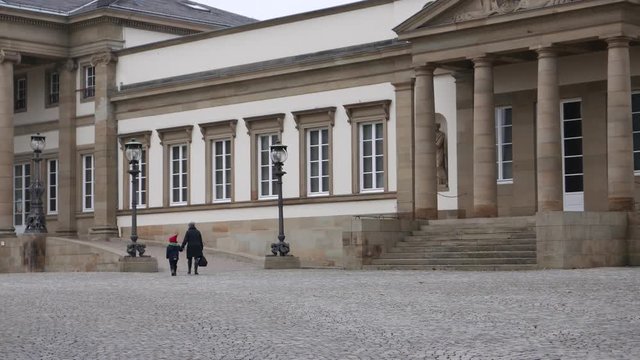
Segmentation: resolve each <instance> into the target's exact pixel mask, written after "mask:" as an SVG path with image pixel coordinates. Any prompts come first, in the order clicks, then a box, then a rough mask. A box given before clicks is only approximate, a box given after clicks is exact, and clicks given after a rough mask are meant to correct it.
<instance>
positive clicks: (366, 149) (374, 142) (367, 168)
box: [359, 122, 384, 192]
mask: <svg viewBox="0 0 640 360" xmlns="http://www.w3.org/2000/svg"><path fill="white" fill-rule="evenodd" d="M359 132H360V152H359V153H360V191H362V192H367V191H381V190H384V131H383V123H382V122H375V123H363V124H360V131H359Z"/></svg>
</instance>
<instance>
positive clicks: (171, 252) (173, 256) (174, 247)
mask: <svg viewBox="0 0 640 360" xmlns="http://www.w3.org/2000/svg"><path fill="white" fill-rule="evenodd" d="M180 251H182V248H181V247H180V245H179V244H178V234H177V233H176V234H173V235H172V236H171V237H170V238H169V245H167V259H169V267H170V268H171V276H176V271H177V270H178V259H179V258H180Z"/></svg>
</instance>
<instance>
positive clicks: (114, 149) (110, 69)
mask: <svg viewBox="0 0 640 360" xmlns="http://www.w3.org/2000/svg"><path fill="white" fill-rule="evenodd" d="M116 62H117V58H116V56H115V55H114V54H113V53H111V52H108V51H106V52H104V53H100V54H97V55H95V56H93V58H92V59H91V64H92V65H93V66H95V68H96V94H95V138H96V140H95V141H96V142H95V148H94V154H93V156H94V159H95V194H94V225H93V227H92V228H91V229H90V230H89V235H90V237H91V238H92V239H108V238H111V237H117V236H118V226H117V218H116V211H117V206H118V138H117V134H118V124H117V121H116V119H115V115H114V113H113V105H112V104H111V101H110V98H109V97H110V95H111V92H112V91H115V88H116V84H115V75H116V72H115V70H116Z"/></svg>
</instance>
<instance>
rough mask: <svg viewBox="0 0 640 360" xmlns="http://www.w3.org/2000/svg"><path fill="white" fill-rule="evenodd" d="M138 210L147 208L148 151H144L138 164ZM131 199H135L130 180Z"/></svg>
mask: <svg viewBox="0 0 640 360" xmlns="http://www.w3.org/2000/svg"><path fill="white" fill-rule="evenodd" d="M138 170H139V171H140V172H139V173H138V199H137V200H138V201H137V204H138V206H137V207H138V208H144V207H146V206H147V150H145V149H142V156H141V157H140V161H139V162H138ZM129 199H133V184H132V183H131V179H129Z"/></svg>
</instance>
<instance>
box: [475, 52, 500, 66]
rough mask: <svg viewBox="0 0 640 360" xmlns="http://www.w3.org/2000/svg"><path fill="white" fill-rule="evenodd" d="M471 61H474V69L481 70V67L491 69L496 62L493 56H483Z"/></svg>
mask: <svg viewBox="0 0 640 360" xmlns="http://www.w3.org/2000/svg"><path fill="white" fill-rule="evenodd" d="M471 61H473V68H474V69H475V68H479V67H489V66H493V62H494V61H495V58H494V57H493V56H491V55H487V54H485V55H482V56H478V57H474V58H472V59H471Z"/></svg>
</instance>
